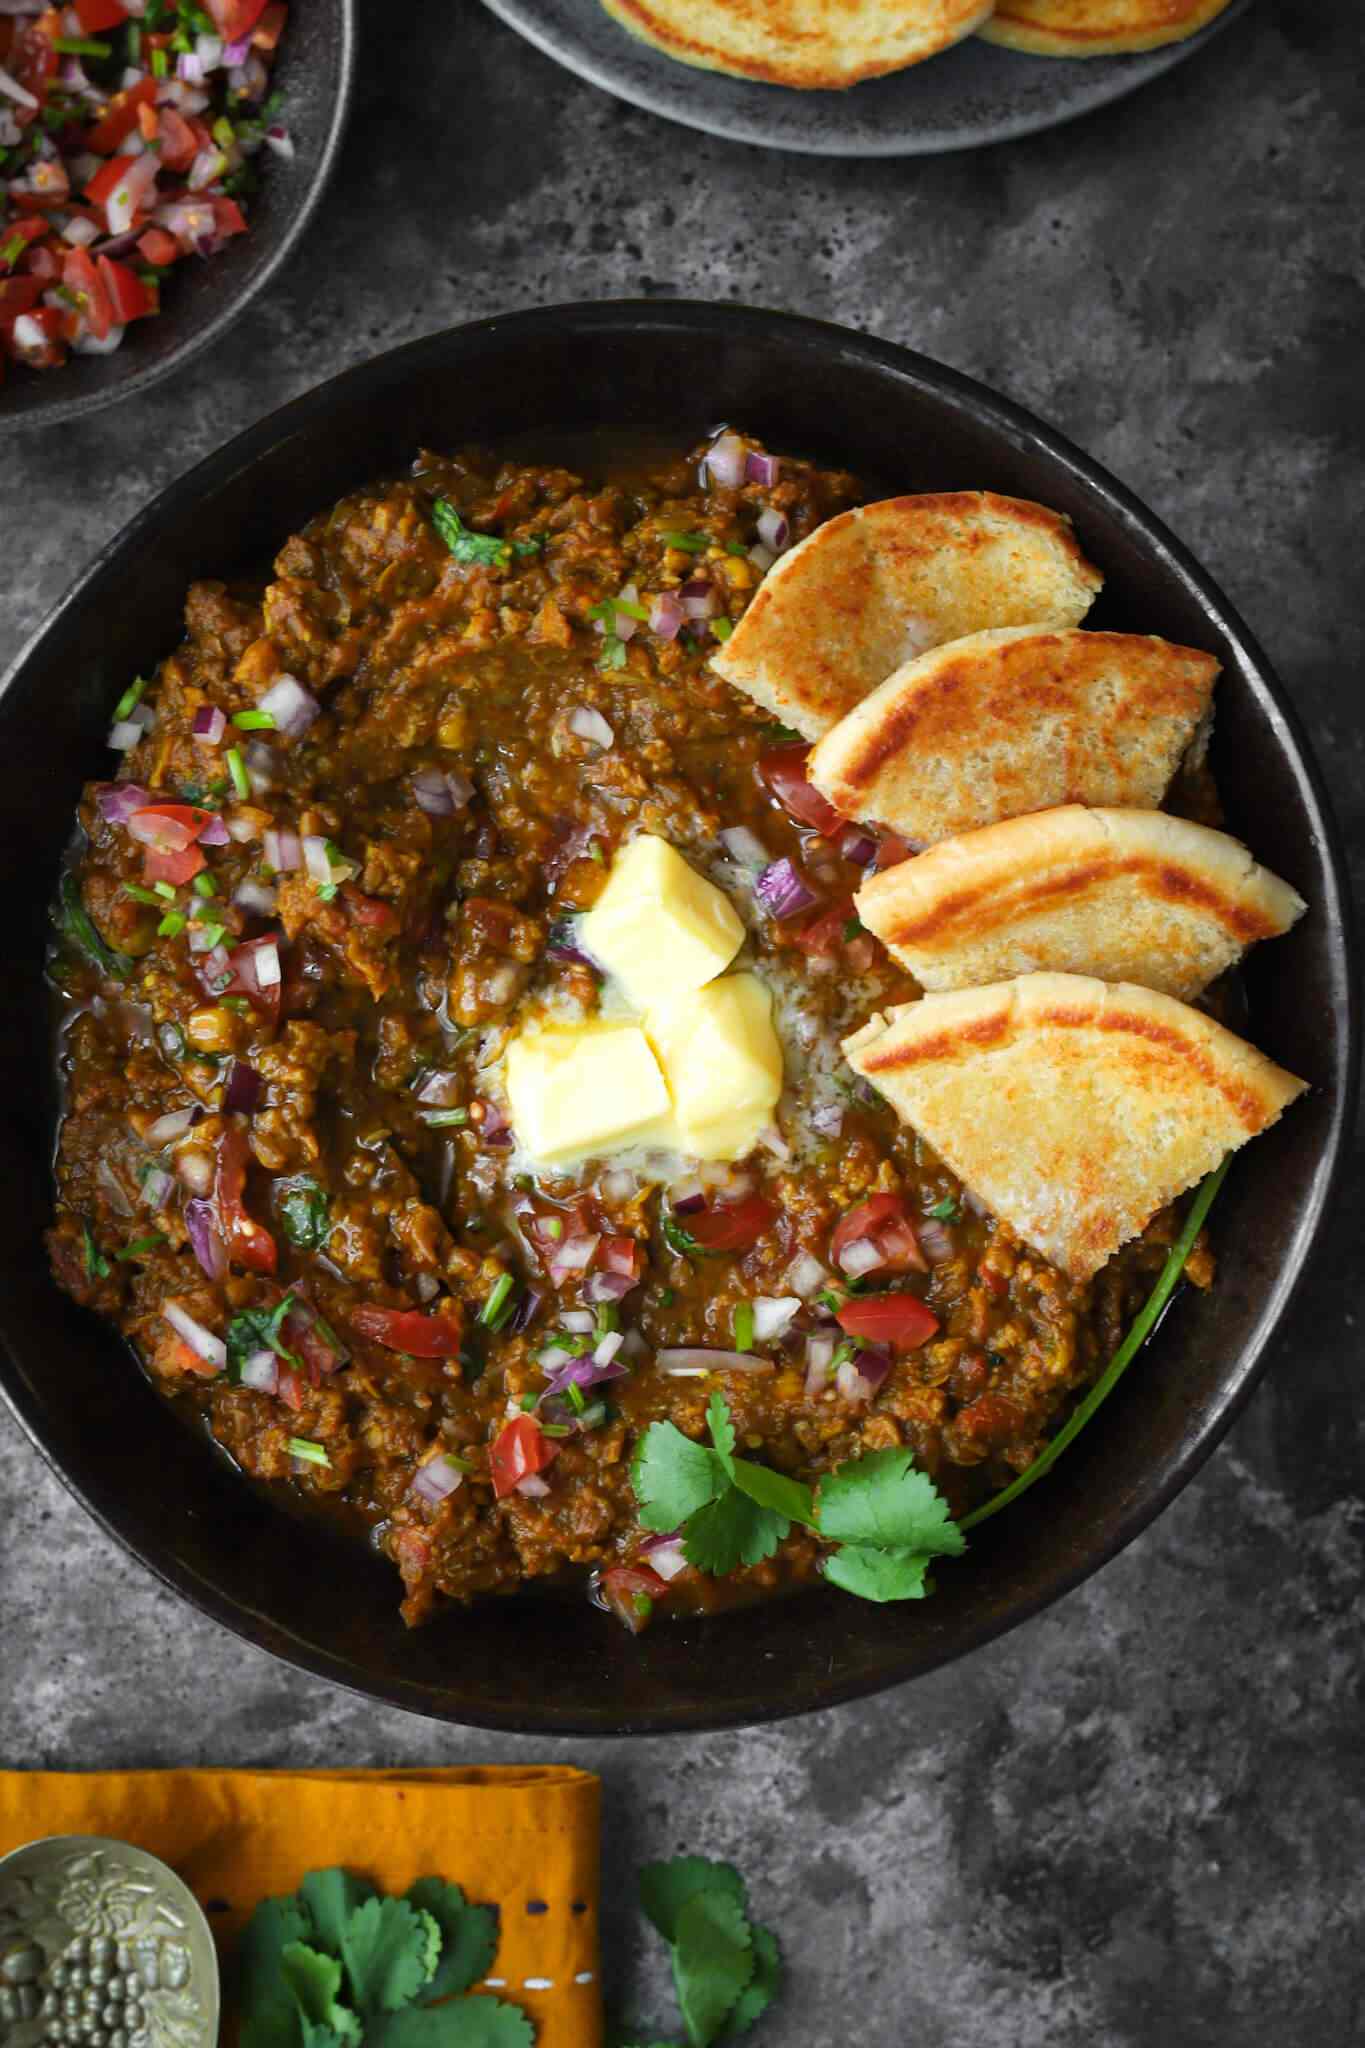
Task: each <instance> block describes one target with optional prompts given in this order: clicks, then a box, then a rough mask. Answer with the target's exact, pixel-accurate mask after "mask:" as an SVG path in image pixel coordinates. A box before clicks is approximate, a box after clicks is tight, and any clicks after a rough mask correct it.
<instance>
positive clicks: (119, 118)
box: [86, 73, 157, 168]
mask: <svg viewBox="0 0 1365 2048" xmlns="http://www.w3.org/2000/svg"><path fill="white" fill-rule="evenodd" d="M156 87H157V81H156V80H155V79H154V78H153V77H152V76H151V74H150V73H149V74H148V75H147V77H146V78H140V79H139V80H138V82H137V84H136V85H130V86H127V87H125V89H124V90H123V91H122V92H118V93H115V94H114V97H113V99H111V100H110V102H109V104H108V106H107V107H106V108H105V110H104V112H103V114H102V115H101V116H100V118H99V120H98V121H97V122H96V123H95V125H94V127H93V128H92V129H91V130H90V133H89V135H88V136H87V137H86V141H87V143H88V145H89V147H90V148H91V149H92V150H93V151H94V152H95V155H96V156H112V155H113V154H114V151H115V150H116V149H117V148H118V146H119V144H120V143H121V142H126V141H127V139H128V137H129V136H130V135H131V134H132V132H133V130H134V128H136V126H137V110H138V108H139V107H150V106H152V105H154V104H155V101H156ZM125 168H126V166H125Z"/></svg>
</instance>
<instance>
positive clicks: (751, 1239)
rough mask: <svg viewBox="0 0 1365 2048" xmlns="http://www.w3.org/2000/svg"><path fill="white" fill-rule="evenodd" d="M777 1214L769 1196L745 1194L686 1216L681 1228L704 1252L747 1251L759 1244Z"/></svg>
mask: <svg viewBox="0 0 1365 2048" xmlns="http://www.w3.org/2000/svg"><path fill="white" fill-rule="evenodd" d="M776 1215H777V1208H776V1205H775V1204H774V1203H772V1202H770V1201H769V1200H768V1199H767V1197H766V1195H745V1196H744V1197H743V1199H742V1200H741V1201H738V1202H725V1203H722V1204H719V1205H718V1206H717V1207H716V1208H714V1209H702V1210H700V1211H699V1212H698V1214H697V1215H695V1216H684V1217H683V1219H682V1228H683V1229H684V1230H685V1231H686V1232H687V1234H688V1236H689V1237H692V1238H695V1240H696V1242H697V1243H698V1244H699V1245H700V1246H701V1248H702V1250H703V1251H706V1252H745V1251H748V1249H749V1247H750V1245H754V1244H757V1243H758V1240H759V1238H760V1237H762V1235H763V1233H764V1231H765V1230H766V1229H767V1228H768V1226H769V1224H770V1223H771V1222H772V1221H773V1219H774V1218H775V1217H776Z"/></svg>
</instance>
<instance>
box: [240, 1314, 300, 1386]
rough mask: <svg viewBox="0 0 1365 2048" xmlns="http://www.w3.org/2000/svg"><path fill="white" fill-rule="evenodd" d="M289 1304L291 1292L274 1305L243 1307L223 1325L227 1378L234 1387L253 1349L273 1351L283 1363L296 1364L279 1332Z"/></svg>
mask: <svg viewBox="0 0 1365 2048" xmlns="http://www.w3.org/2000/svg"><path fill="white" fill-rule="evenodd" d="M293 1306H294V1297H293V1295H292V1294H286V1295H285V1297H284V1299H283V1301H281V1302H278V1303H277V1304H276V1306H275V1307H274V1308H244V1309H240V1310H239V1311H238V1313H237V1314H236V1315H235V1316H234V1317H233V1318H232V1321H231V1322H230V1323H229V1324H228V1326H227V1355H228V1378H229V1380H230V1381H231V1382H232V1384H233V1385H234V1386H237V1385H240V1383H241V1377H242V1367H243V1366H244V1365H245V1364H246V1362H247V1360H248V1358H250V1357H251V1355H252V1353H253V1352H256V1351H273V1352H274V1353H275V1355H276V1357H277V1358H282V1359H283V1360H284V1362H285V1364H286V1365H292V1366H295V1367H297V1366H298V1365H299V1363H300V1361H299V1359H298V1357H297V1355H296V1353H294V1352H292V1351H290V1350H289V1348H288V1347H287V1345H286V1344H285V1342H284V1339H283V1338H282V1337H281V1335H280V1330H281V1328H282V1327H283V1325H284V1322H285V1318H286V1317H287V1316H288V1314H289V1311H290V1310H291V1309H292V1308H293Z"/></svg>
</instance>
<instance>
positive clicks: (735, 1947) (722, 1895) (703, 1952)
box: [673, 1889, 754, 2048]
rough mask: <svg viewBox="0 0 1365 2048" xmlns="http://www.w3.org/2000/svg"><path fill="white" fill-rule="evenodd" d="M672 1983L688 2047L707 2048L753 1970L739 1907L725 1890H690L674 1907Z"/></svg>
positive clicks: (749, 1940)
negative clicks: (674, 1938)
mask: <svg viewBox="0 0 1365 2048" xmlns="http://www.w3.org/2000/svg"><path fill="white" fill-rule="evenodd" d="M676 1925H677V1939H676V1941H675V1942H674V1945H673V1983H674V1987H675V1989H676V1990H677V1994H678V2006H679V2009H680V2011H681V2013H682V2016H683V2024H684V2025H685V2027H686V2028H687V2037H688V2040H689V2041H690V2042H691V2043H692V2044H693V2048H710V2043H711V2042H712V2041H714V2040H715V2038H716V2036H717V2035H718V2034H719V2033H720V2031H721V2028H722V2027H723V2026H724V2025H725V2021H726V2019H727V2017H728V2015H729V2014H730V2012H731V2011H732V2010H733V2008H734V2006H735V2004H736V2002H737V2000H738V1999H739V1996H740V1993H741V1992H742V1991H744V1990H745V1989H746V1987H747V1986H748V1984H749V1982H750V1980H751V1978H752V1977H753V1974H754V1952H753V1946H752V1938H751V1936H750V1932H749V1923H748V1921H747V1920H746V1919H745V1917H744V1913H743V1909H742V1908H741V1907H740V1906H739V1905H738V1904H737V1902H736V1901H735V1899H734V1898H733V1897H732V1896H731V1895H730V1894H729V1893H728V1892H724V1891H718V1890H715V1889H710V1890H707V1891H700V1892H696V1893H694V1894H693V1896H692V1897H691V1898H690V1899H687V1900H685V1901H684V1903H683V1905H682V1906H680V1907H679V1909H678V1916H677V1923H676Z"/></svg>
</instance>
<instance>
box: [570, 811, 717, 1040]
mask: <svg viewBox="0 0 1365 2048" xmlns="http://www.w3.org/2000/svg"><path fill="white" fill-rule="evenodd" d="M579 939H580V943H581V944H582V946H583V947H584V950H585V951H586V952H588V953H590V954H591V955H592V957H593V959H594V960H597V961H600V963H601V965H602V966H603V967H605V968H606V970H607V972H608V973H609V974H611V975H613V976H614V977H615V978H616V980H617V981H619V982H620V984H621V986H622V988H623V989H624V990H625V992H626V995H627V996H628V997H629V999H630V1001H631V1002H632V1003H634V1004H636V1005H637V1006H638V1007H639V1008H641V1009H647V1008H648V1007H649V1005H650V1004H651V1003H657V1002H661V1001H662V1000H663V999H664V998H665V997H669V996H674V995H682V994H685V993H686V991H687V990H689V989H695V988H701V987H703V986H704V985H705V983H707V982H708V981H713V980H714V979H715V977H716V976H717V975H718V974H721V973H723V972H724V971H725V969H726V968H727V967H728V966H729V965H730V962H731V961H732V960H733V959H734V957H735V955H736V953H737V952H738V951H739V949H740V947H741V945H742V944H743V943H744V926H743V924H742V923H741V922H740V918H739V914H738V912H737V911H736V910H735V907H734V905H733V903H731V901H730V899H729V897H728V896H726V895H724V894H723V893H722V892H721V891H720V890H719V889H717V888H716V887H715V886H714V884H713V883H711V882H708V881H707V880H706V878H705V876H704V875H699V874H698V873H697V871H696V869H695V868H693V867H690V866H689V865H688V863H687V862H686V861H685V860H684V859H683V857H682V855H681V854H680V853H679V852H678V851H677V849H676V848H675V847H672V846H670V845H669V843H668V841H667V840H666V839H656V838H655V837H654V835H653V834H652V833H648V832H645V833H641V835H640V836H639V838H637V839H632V840H631V842H630V844H629V845H628V846H627V847H625V848H624V849H623V850H622V852H621V853H620V854H619V855H618V856H617V858H616V860H615V862H614V863H613V865H612V870H611V874H610V876H609V877H608V880H607V886H606V888H605V889H604V890H603V891H602V894H601V895H600V896H599V897H598V899H597V901H596V903H595V904H594V905H593V907H592V909H591V910H590V911H589V912H588V914H587V916H586V917H585V918H584V919H583V922H582V924H581V925H580V926H579Z"/></svg>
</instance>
